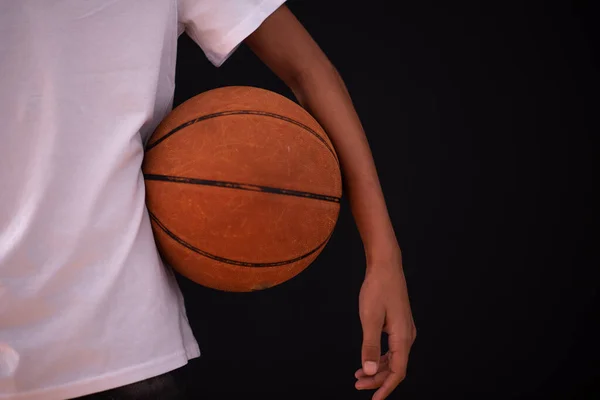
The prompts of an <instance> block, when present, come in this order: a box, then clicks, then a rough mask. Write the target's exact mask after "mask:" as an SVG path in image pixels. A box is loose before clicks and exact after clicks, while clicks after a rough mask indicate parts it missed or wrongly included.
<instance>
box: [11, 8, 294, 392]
mask: <svg viewBox="0 0 600 400" xmlns="http://www.w3.org/2000/svg"><path fill="white" fill-rule="evenodd" d="M283 2H284V1H283V0H120V1H115V0H112V1H110V0H86V1H76V0H52V1H49V0H0V399H15V400H37V399H43V400H55V399H61V400H62V399H65V398H72V397H77V396H82V395H86V394H89V393H93V392H98V391H103V390H106V389H110V388H113V387H117V386H122V385H126V384H129V383H132V382H136V381H139V380H143V379H146V378H149V377H152V376H156V375H159V374H161V373H165V372H167V371H169V370H173V369H175V368H178V367H180V366H182V365H184V364H186V363H187V360H188V359H190V358H193V357H197V356H199V354H200V352H199V349H198V345H197V343H196V340H195V339H194V336H193V334H192V331H191V329H190V326H189V324H188V321H187V319H186V315H185V309H184V306H183V301H182V296H181V293H180V291H179V289H178V287H177V284H176V281H175V280H174V277H173V275H172V273H170V272H169V270H167V269H166V268H165V267H164V266H163V264H162V262H161V260H160V258H159V256H158V253H157V250H156V247H155V243H154V239H153V236H152V231H151V228H150V222H149V220H148V214H147V211H146V208H145V204H144V180H143V177H142V174H141V171H140V166H141V163H142V158H143V155H144V151H143V144H144V143H145V141H146V140H147V139H148V137H149V135H150V134H151V133H152V131H153V130H154V128H155V127H156V126H157V125H158V123H159V122H160V120H161V119H162V118H163V117H164V116H165V115H166V114H167V113H168V112H169V111H170V110H171V108H172V101H173V92H174V85H175V79H174V76H175V58H176V50H177V38H178V36H179V34H181V33H182V32H183V31H184V29H185V30H186V31H187V32H188V34H189V35H190V36H191V37H192V38H193V39H194V40H195V41H196V42H197V43H198V44H199V45H200V47H201V48H202V49H203V51H204V52H205V54H206V55H207V57H208V59H209V60H210V61H211V62H212V63H213V64H215V65H217V66H219V65H220V64H221V63H223V61H225V60H226V59H227V57H228V56H229V55H230V54H231V53H232V52H233V51H234V50H235V48H236V47H237V46H238V45H239V44H240V43H241V41H242V40H243V39H245V38H246V37H247V36H248V35H249V34H250V33H252V32H253V31H254V30H255V29H256V28H257V27H258V26H259V25H260V24H261V23H262V22H263V21H264V19H265V18H266V17H267V16H268V15H270V14H271V13H272V12H273V11H275V10H276V9H277V8H278V7H279V6H280V5H281V4H282V3H283ZM198 79H202V76H198Z"/></svg>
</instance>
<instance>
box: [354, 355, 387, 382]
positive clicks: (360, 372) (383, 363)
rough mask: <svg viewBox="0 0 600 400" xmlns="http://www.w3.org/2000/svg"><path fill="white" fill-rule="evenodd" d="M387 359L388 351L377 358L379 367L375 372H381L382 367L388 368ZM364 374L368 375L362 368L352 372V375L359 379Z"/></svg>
mask: <svg viewBox="0 0 600 400" xmlns="http://www.w3.org/2000/svg"><path fill="white" fill-rule="evenodd" d="M388 360H389V353H385V354H384V355H383V356H381V358H380V359H379V369H378V370H377V372H381V371H383V370H384V369H388ZM364 376H369V375H367V374H366V373H365V371H364V370H363V369H362V368H360V369H358V370H357V371H356V372H355V373H354V377H355V378H356V379H360V378H362V377H364Z"/></svg>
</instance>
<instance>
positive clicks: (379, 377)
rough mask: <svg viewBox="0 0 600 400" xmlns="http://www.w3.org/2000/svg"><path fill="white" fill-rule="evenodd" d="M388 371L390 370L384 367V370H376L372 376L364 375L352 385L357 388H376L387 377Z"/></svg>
mask: <svg viewBox="0 0 600 400" xmlns="http://www.w3.org/2000/svg"><path fill="white" fill-rule="evenodd" d="M390 373H391V372H390V371H389V370H388V369H387V368H386V369H385V370H383V371H381V372H378V373H377V374H375V375H373V376H367V375H365V376H364V377H362V378H360V379H359V380H358V381H357V382H356V383H355V385H354V386H355V387H356V388H357V389H358V390H366V389H377V388H378V387H380V386H381V385H383V383H385V380H386V379H387V378H388V376H389V375H390Z"/></svg>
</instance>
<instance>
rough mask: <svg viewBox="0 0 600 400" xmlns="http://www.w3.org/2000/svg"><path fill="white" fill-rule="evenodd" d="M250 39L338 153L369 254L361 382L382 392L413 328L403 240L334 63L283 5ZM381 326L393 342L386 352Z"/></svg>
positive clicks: (398, 368)
mask: <svg viewBox="0 0 600 400" xmlns="http://www.w3.org/2000/svg"><path fill="white" fill-rule="evenodd" d="M245 43H246V44H247V45H248V46H249V47H250V48H251V49H252V51H253V52H254V53H255V54H256V55H257V56H258V57H259V58H260V59H261V60H262V61H263V62H264V63H265V64H266V65H267V66H268V67H269V68H270V69H271V70H272V71H273V72H274V73H275V74H276V75H277V76H278V77H279V78H280V79H281V80H283V81H284V82H285V83H286V84H287V85H288V86H289V87H290V89H291V90H292V92H293V93H294V95H295V96H296V98H297V99H298V101H299V103H300V104H301V105H302V106H303V107H304V108H306V109H307V110H308V111H309V112H310V113H311V114H312V115H313V116H314V117H315V119H316V120H317V121H319V123H320V124H321V126H323V128H324V129H325V130H326V131H327V133H328V135H329V137H330V138H331V140H332V142H333V144H334V146H335V149H336V151H337V153H338V156H339V158H340V163H341V166H342V172H343V174H344V178H345V184H346V190H347V193H348V198H349V200H350V204H351V209H352V214H353V216H354V219H355V222H356V224H357V227H358V230H359V232H360V235H361V239H362V242H363V244H364V249H365V255H366V261H367V268H366V274H365V279H364V282H363V284H362V288H361V291H360V296H359V315H360V320H361V323H362V328H363V343H362V354H361V360H362V368H360V369H358V370H357V371H356V373H355V377H356V379H357V381H356V388H357V389H360V390H363V389H376V392H375V393H374V395H373V400H383V399H385V398H386V397H388V396H389V395H390V393H392V391H393V390H394V389H395V388H396V387H397V386H398V385H399V384H400V382H401V381H402V380H403V379H404V377H405V375H406V366H407V363H408V355H409V352H410V348H411V346H412V344H413V342H414V340H415V337H416V328H415V324H414V321H413V318H412V313H411V308H410V303H409V299H408V291H407V287H406V281H405V278H404V273H403V269H402V256H401V251H400V247H399V245H398V242H397V239H396V236H395V233H394V229H393V227H392V223H391V221H390V218H389V214H388V211H387V207H386V204H385V200H384V197H383V192H382V189H381V185H380V183H379V179H378V176H377V171H376V169H375V163H374V161H373V157H372V154H371V150H370V148H369V144H368V142H367V138H366V135H365V133H364V130H363V127H362V124H361V122H360V120H359V118H358V115H357V113H356V111H355V109H354V106H353V104H352V99H351V98H350V95H349V94H348V91H347V89H346V86H345V84H344V82H343V81H342V78H341V77H340V75H339V74H338V72H337V70H336V69H335V67H334V66H333V65H332V64H331V62H330V61H329V59H328V58H327V56H326V55H325V54H324V53H323V51H322V50H321V49H320V48H319V46H318V45H317V43H315V41H314V40H313V39H312V37H311V36H310V34H309V33H308V32H307V31H306V29H305V28H304V27H303V26H302V24H301V23H300V22H299V21H298V20H297V19H296V17H295V16H294V15H293V14H292V12H291V11H290V10H289V9H288V8H287V7H286V6H285V5H284V6H281V7H280V8H279V9H278V10H277V11H276V12H274V13H273V14H272V15H271V16H270V17H269V18H267V19H266V20H265V21H264V22H263V24H262V25H261V26H260V27H259V28H258V29H257V30H256V31H255V32H254V33H253V34H252V35H250V36H249V37H248V38H247V39H246V41H245ZM382 332H386V333H387V334H388V347H389V351H388V352H387V353H386V354H383V355H382V354H381V340H382Z"/></svg>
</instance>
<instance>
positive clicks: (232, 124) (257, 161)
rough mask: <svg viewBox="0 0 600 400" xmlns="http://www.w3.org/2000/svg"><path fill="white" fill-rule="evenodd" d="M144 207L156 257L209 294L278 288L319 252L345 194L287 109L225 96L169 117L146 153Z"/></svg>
mask: <svg viewBox="0 0 600 400" xmlns="http://www.w3.org/2000/svg"><path fill="white" fill-rule="evenodd" d="M142 169H143V172H144V179H145V184H146V204H147V207H148V211H149V214H150V218H151V221H152V229H153V232H154V237H155V239H156V242H157V245H158V248H159V251H160V253H161V255H162V257H163V259H164V260H165V262H166V263H168V264H169V265H171V266H172V267H173V268H174V269H175V270H177V271H178V272H179V273H181V274H182V275H184V276H186V277H187V278H189V279H191V280H192V281H194V282H196V283H199V284H201V285H203V286H207V287H210V288H214V289H219V290H225V291H234V292H246V291H252V290H260V289H265V288H268V287H272V286H274V285H278V284H280V283H282V282H285V281H287V280H288V279H290V278H292V277H294V276H296V275H297V274H299V273H300V272H301V271H303V270H304V269H305V268H306V267H307V266H308V265H309V264H310V263H311V262H312V261H313V260H314V259H315V258H316V257H317V256H318V255H319V253H320V252H321V251H322V250H323V247H324V246H325V245H326V244H327V242H328V240H329V238H330V236H331V233H332V231H333V229H334V227H335V224H336V222H337V218H338V214H339V209H340V197H341V194H342V181H341V173H340V167H339V162H338V158H337V155H336V153H335V150H334V148H333V146H332V144H331V142H330V140H329V138H328V137H327V135H326V134H325V132H324V131H323V129H322V128H321V127H320V126H319V124H318V123H317V122H316V121H315V119H314V118H312V116H311V115H310V114H309V113H308V112H306V111H305V110H304V109H303V108H302V107H300V106H299V105H297V104H296V103H294V102H293V101H291V100H289V99H287V98H285V97H283V96H281V95H279V94H276V93H273V92H271V91H267V90H264V89H257V88H252V87H238V86H236V87H225V88H220V89H215V90H211V91H208V92H205V93H202V94H200V95H198V96H195V97H193V98H191V99H189V100H188V101H186V102H185V103H183V104H181V105H180V106H178V107H177V108H175V109H174V110H173V111H172V112H171V113H170V114H169V115H168V116H167V117H166V118H165V119H164V120H163V121H162V122H161V124H160V125H159V126H158V128H157V129H156V131H155V132H154V133H153V135H152V137H151V138H150V140H149V141H148V144H147V146H146V154H145V158H144V163H143V166H142Z"/></svg>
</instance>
